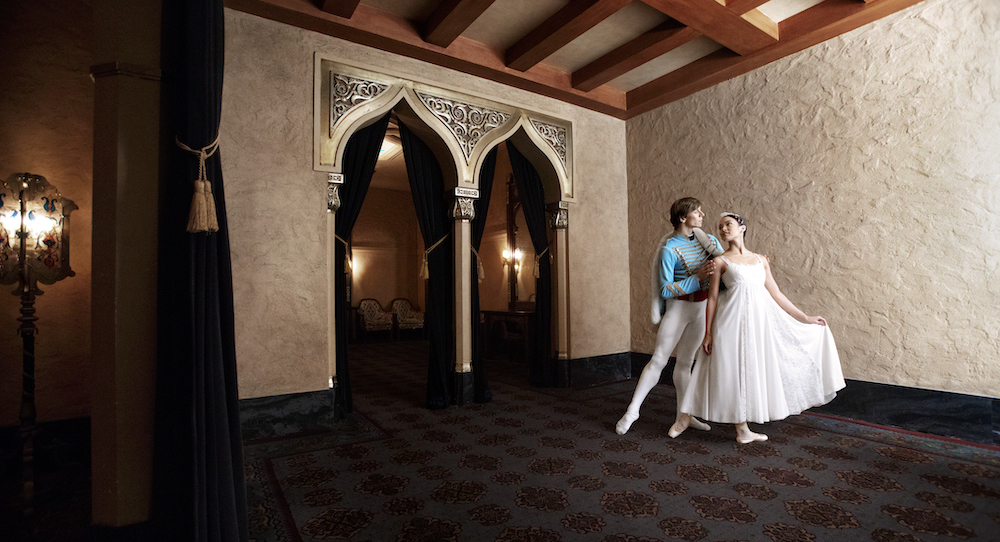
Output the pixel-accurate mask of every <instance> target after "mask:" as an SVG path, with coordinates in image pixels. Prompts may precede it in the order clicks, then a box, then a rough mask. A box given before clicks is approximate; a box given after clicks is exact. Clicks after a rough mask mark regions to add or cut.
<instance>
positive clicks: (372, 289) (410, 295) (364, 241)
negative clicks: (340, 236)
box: [351, 156, 424, 310]
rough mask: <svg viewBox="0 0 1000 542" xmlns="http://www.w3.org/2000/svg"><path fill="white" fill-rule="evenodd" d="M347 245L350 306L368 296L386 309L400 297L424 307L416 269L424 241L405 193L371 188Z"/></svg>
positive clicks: (422, 286) (421, 288)
mask: <svg viewBox="0 0 1000 542" xmlns="http://www.w3.org/2000/svg"><path fill="white" fill-rule="evenodd" d="M398 159H399V160H402V159H403V158H402V156H400V157H399V158H398ZM351 244H352V247H353V257H352V259H353V262H354V267H353V270H354V271H353V273H352V288H353V291H352V292H351V304H352V305H354V306H355V307H356V306H357V305H358V302H360V301H361V300H362V299H364V298H366V297H371V298H374V299H377V300H378V302H379V303H381V304H382V307H383V308H385V310H389V309H390V303H391V302H392V300H393V299H396V298H397V297H402V298H406V299H409V300H410V302H411V303H413V304H414V305H415V306H417V308H422V307H423V289H424V281H423V280H421V279H419V278H418V274H419V272H420V264H421V262H422V256H423V250H424V244H423V239H422V238H421V237H420V229H419V226H418V225H417V213H416V211H415V210H414V208H413V195H412V194H411V193H410V192H403V191H399V190H385V189H380V188H370V189H369V190H368V195H367V196H366V197H365V203H364V205H363V206H362V207H361V213H360V214H358V220H357V222H355V223H354V231H353V232H352V234H351ZM418 255H419V256H418Z"/></svg>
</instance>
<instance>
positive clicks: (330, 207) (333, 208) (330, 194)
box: [326, 173, 344, 213]
mask: <svg viewBox="0 0 1000 542" xmlns="http://www.w3.org/2000/svg"><path fill="white" fill-rule="evenodd" d="M342 184H344V174H343V173H331V174H330V175H329V176H328V177H327V181H326V212H328V213H336V212H337V211H338V210H339V209H340V185H342Z"/></svg>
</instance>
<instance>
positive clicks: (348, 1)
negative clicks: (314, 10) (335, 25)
mask: <svg viewBox="0 0 1000 542" xmlns="http://www.w3.org/2000/svg"><path fill="white" fill-rule="evenodd" d="M313 2H315V4H316V7H318V8H319V9H321V10H323V11H325V12H327V13H330V14H332V15H336V16H337V17H343V18H345V19H350V18H351V17H353V16H354V10H356V9H358V4H360V3H361V0H313Z"/></svg>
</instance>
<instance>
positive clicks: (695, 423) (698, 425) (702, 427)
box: [691, 416, 712, 431]
mask: <svg viewBox="0 0 1000 542" xmlns="http://www.w3.org/2000/svg"><path fill="white" fill-rule="evenodd" d="M691 427H692V428H693V429H697V430H699V431H711V430H712V426H711V425H708V424H707V423H705V422H703V421H701V420H699V419H698V418H695V417H694V416H691Z"/></svg>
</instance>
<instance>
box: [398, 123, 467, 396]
mask: <svg viewBox="0 0 1000 542" xmlns="http://www.w3.org/2000/svg"><path fill="white" fill-rule="evenodd" d="M399 136H400V139H401V140H402V143H403V157H404V158H405V160H406V173H407V175H408V176H409V179H410V190H411V191H412V192H413V206H414V207H415V208H416V211H417V222H418V223H419V224H420V234H421V236H423V239H424V246H425V248H427V249H431V247H434V245H435V244H437V246H436V247H434V248H433V250H431V251H430V253H429V254H427V266H428V271H429V272H430V277H429V278H428V279H427V290H426V292H427V295H426V301H427V306H426V307H425V308H424V326H425V328H426V329H425V330H426V332H427V336H428V339H429V342H430V356H429V357H430V359H429V362H428V365H427V408H431V409H441V408H445V407H447V406H449V405H450V404H451V402H452V399H451V397H452V393H451V387H452V386H451V382H452V380H451V375H452V374H453V370H452V367H453V366H454V364H453V362H452V357H453V356H452V352H453V350H454V344H455V340H454V335H455V330H454V327H453V326H452V322H453V321H454V320H453V318H454V317H453V315H454V312H455V310H454V306H453V304H452V284H453V275H454V270H453V269H452V238H451V230H452V219H451V217H449V216H448V211H449V207H448V203H449V202H447V201H445V196H444V175H443V174H442V173H441V166H440V165H439V164H438V161H437V158H436V157H435V156H434V153H433V152H432V151H431V149H430V147H428V146H427V144H425V143H424V142H423V141H421V140H420V138H419V137H417V135H416V134H414V133H413V132H411V131H410V130H409V128H407V127H406V126H405V125H404V124H402V123H400V125H399ZM438 243H439V244H438Z"/></svg>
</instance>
